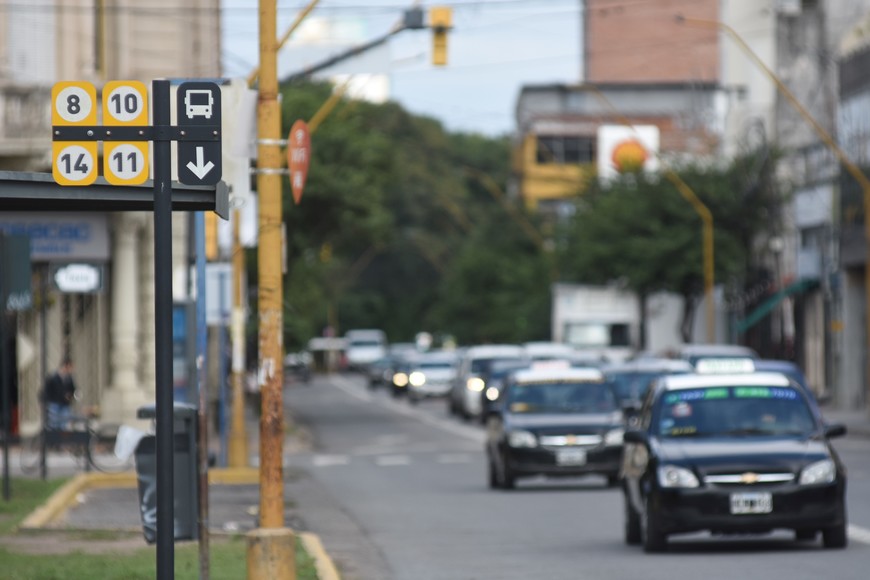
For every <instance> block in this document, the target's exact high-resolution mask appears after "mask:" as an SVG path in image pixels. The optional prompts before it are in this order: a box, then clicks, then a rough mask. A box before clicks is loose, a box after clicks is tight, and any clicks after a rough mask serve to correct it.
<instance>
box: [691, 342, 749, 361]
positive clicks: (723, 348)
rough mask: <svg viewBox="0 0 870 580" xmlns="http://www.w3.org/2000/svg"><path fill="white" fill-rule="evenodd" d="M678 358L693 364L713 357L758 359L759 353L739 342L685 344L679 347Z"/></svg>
mask: <svg viewBox="0 0 870 580" xmlns="http://www.w3.org/2000/svg"><path fill="white" fill-rule="evenodd" d="M676 358H678V359H680V360H684V361H687V362H688V363H689V364H691V365H692V366H695V364H696V363H697V362H698V361H699V360H701V359H711V358H731V359H733V358H750V359H757V358H759V357H758V353H757V352H755V351H754V350H753V349H751V348H749V347H748V346H740V345H737V344H684V345H683V346H681V347H680V348H678V349H677V355H676Z"/></svg>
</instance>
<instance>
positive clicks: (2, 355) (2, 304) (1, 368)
mask: <svg viewBox="0 0 870 580" xmlns="http://www.w3.org/2000/svg"><path fill="white" fill-rule="evenodd" d="M5 238H6V236H4V235H3V232H2V231H0V264H5V260H6V256H5V254H6V244H5V242H4V240H5ZM6 358H7V357H6V290H5V285H4V284H3V280H0V389H2V391H3V393H2V404H3V499H4V500H6V501H9V498H10V497H11V495H12V492H11V490H10V486H9V482H10V478H9V438H10V437H11V436H12V429H11V428H10V427H11V423H12V413H11V412H10V410H9V389H10V387H11V385H9V382H8V381H7V380H6V379H7V377H8V375H9V373H8V372H7V371H8V369H7V368H6V364H7V362H6Z"/></svg>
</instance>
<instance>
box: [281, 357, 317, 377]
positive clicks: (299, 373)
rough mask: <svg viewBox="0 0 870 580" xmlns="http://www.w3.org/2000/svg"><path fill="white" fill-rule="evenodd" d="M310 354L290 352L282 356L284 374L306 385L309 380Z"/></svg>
mask: <svg viewBox="0 0 870 580" xmlns="http://www.w3.org/2000/svg"><path fill="white" fill-rule="evenodd" d="M311 362H312V357H311V353H310V352H307V351H302V352H291V353H287V354H286V355H285V356H284V374H285V375H287V376H288V377H293V378H294V379H296V380H299V381H302V382H303V383H307V382H308V381H310V380H311Z"/></svg>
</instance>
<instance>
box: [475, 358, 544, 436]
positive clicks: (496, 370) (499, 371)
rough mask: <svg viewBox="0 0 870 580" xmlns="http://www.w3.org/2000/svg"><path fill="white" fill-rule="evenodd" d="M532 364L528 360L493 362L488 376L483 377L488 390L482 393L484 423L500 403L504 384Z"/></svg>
mask: <svg viewBox="0 0 870 580" xmlns="http://www.w3.org/2000/svg"><path fill="white" fill-rule="evenodd" d="M532 364H534V363H533V362H532V361H531V359H527V358H517V359H504V360H497V361H493V363H492V364H491V365H490V366H489V370H488V371H487V372H486V374H484V375H482V376H481V378H482V379H483V382H484V384H485V385H486V388H485V389H483V391H481V392H480V396H481V399H480V404H481V411H480V420H481V422H482V423H485V422H486V418H487V416H488V415H489V413H490V411H492V410H493V409H494V408H495V405H496V401H498V398H499V396H500V394H501V390H502V388H504V383H505V381H506V380H507V379H508V378H509V377H510V375H511V374H512V373H514V372H516V371H518V370H522V369H527V368H529V367H531V366H532Z"/></svg>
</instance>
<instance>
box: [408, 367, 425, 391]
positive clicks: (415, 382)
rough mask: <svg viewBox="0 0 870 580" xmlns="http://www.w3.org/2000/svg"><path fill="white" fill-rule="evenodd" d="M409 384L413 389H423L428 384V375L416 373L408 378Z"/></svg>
mask: <svg viewBox="0 0 870 580" xmlns="http://www.w3.org/2000/svg"><path fill="white" fill-rule="evenodd" d="M408 382H409V383H411V386H412V387H422V386H423V385H425V384H426V375H424V374H423V373H421V372H420V371H414V372H413V373H411V374H410V375H409V376H408Z"/></svg>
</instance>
